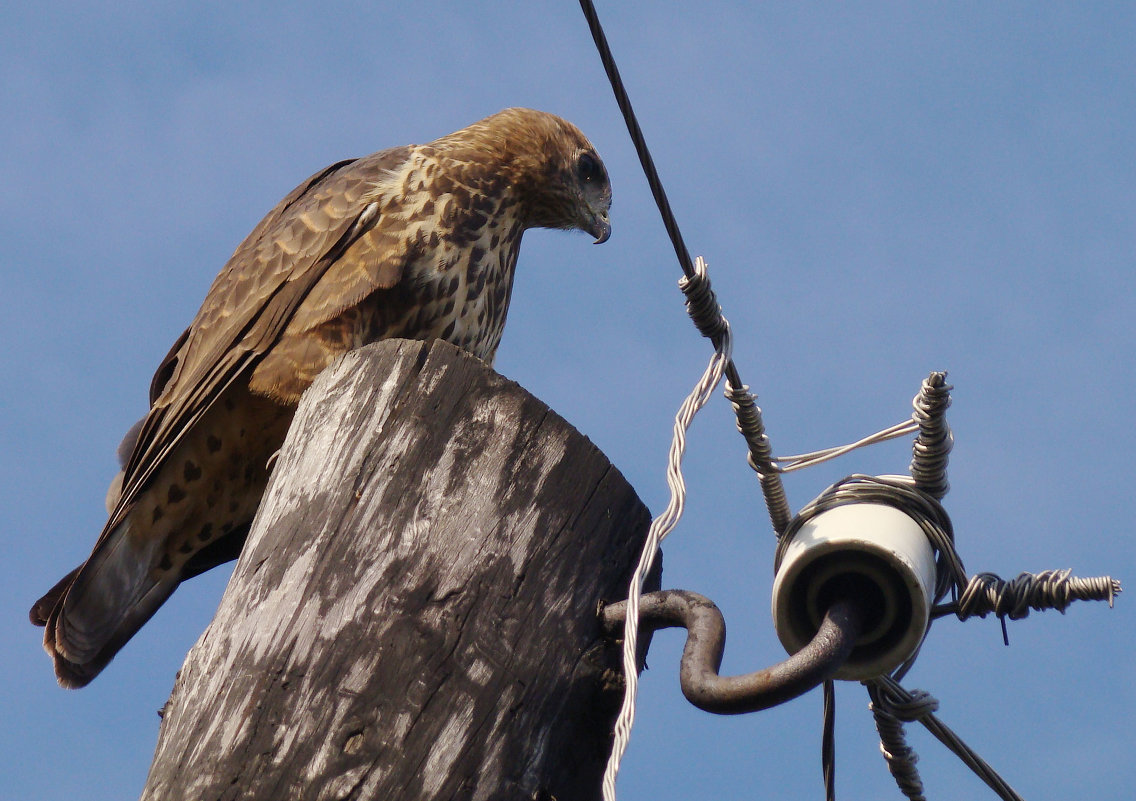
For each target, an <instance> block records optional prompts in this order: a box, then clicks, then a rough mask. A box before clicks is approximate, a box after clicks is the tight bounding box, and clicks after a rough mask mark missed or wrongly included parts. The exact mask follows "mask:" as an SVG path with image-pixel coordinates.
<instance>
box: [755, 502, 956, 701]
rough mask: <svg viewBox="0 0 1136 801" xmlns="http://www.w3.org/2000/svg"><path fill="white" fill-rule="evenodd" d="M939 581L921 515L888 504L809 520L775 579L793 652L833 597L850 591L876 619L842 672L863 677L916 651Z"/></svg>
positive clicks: (777, 604) (783, 629) (778, 619)
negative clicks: (936, 581)
mask: <svg viewBox="0 0 1136 801" xmlns="http://www.w3.org/2000/svg"><path fill="white" fill-rule="evenodd" d="M934 587H935V555H934V552H933V551H932V549H931V545H930V543H928V541H927V537H926V535H925V534H924V533H923V530H922V529H921V528H920V527H919V524H918V523H917V522H916V521H915V520H914V519H912V518H911V517H910V516H909V515H907V514H905V513H904V512H901V511H900V510H899V509H896V508H895V507H892V506H887V505H884V504H876V503H853V504H846V505H843V506H837V507H835V508H832V509H829V510H827V511H825V512H821V513H820V514H818V515H817V516H816V517H814V518H812V519H811V520H809V521H808V522H806V523H805V524H804V525H803V526H801V528H800V530H799V531H798V532H797V534H796V536H795V537H794V538H793V541H792V542H791V543H790V544H789V546H788V547H787V548H786V550H785V555H784V557H783V558H782V560H781V568H780V570H778V572H777V576H776V578H775V579H774V581H773V621H774V624H775V625H776V627H777V636H778V637H779V638H780V640H781V644H782V645H783V646H785V650H787V651H788V652H789V653H790V654H794V653H796V652H797V651H799V650H800V649H801V648H803V647H804V646H805V645H806V644H808V642H809V641H810V640H812V638H813V635H815V634H816V632H817V629H818V628H819V627H820V624H821V621H822V620H823V619H824V614H825V611H826V610H827V606H828V604H827V603H826V601H830V600H831V598H832V596H833V594H841V593H848V592H851V593H852V594H853V595H854V597H856V598H858V599H859V600H861V601H863V602H864V605H865V606H866V607H867V609H868V610H869V617H868V621H867V624H866V629H865V631H864V632H863V634H862V635H861V636H860V638H859V639H858V640H857V642H856V646H855V648H854V649H853V651H852V655H851V657H850V658H849V660H848V662H847V663H845V665H844V667H843V668H841V670H840V671H839V672H838V673H837V674H836V678H838V679H849V680H854V681H862V680H864V679H870V678H875V677H877V676H880V675H883V674H885V673H889V672H891V671H892V670H894V669H895V668H896V667H898V666H899V665H900V664H902V663H903V661H904V660H905V659H907V658H908V657H909V656H911V655H912V654H913V653H915V651H916V649H917V648H918V647H919V645H920V643H921V642H922V641H923V635H924V634H925V633H926V630H927V621H928V618H929V615H930V613H931V601H932V597H933V592H934Z"/></svg>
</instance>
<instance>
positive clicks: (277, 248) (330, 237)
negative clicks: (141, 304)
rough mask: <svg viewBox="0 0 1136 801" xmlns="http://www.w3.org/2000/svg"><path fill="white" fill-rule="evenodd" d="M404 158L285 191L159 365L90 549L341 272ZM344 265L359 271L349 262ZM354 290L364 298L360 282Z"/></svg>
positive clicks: (380, 156)
mask: <svg viewBox="0 0 1136 801" xmlns="http://www.w3.org/2000/svg"><path fill="white" fill-rule="evenodd" d="M409 153H410V148H409V147H401V148H394V149H391V150H385V151H381V152H379V153H375V154H373V155H371V156H367V157H365V158H363V159H358V160H348V161H341V162H338V163H337V164H333V165H331V166H330V167H328V168H326V169H324V170H321V171H320V172H318V173H316V174H315V175H313V176H312V177H311V178H309V179H308V180H307V181H305V182H304V183H302V184H301V185H300V186H298V187H296V189H294V190H293V191H292V192H291V193H289V195H288V196H287V197H285V198H284V199H283V200H282V201H281V202H280V203H279V204H278V205H277V206H276V208H274V209H273V210H272V211H271V212H269V213H268V215H267V216H265V218H264V219H263V220H261V222H260V223H259V224H258V225H257V226H256V228H254V229H253V231H252V233H251V234H249V236H248V237H246V239H245V240H244V242H242V243H241V245H240V246H239V247H238V248H237V250H236V252H235V253H234V254H233V256H232V258H230V259H229V261H228V263H227V264H226V265H225V267H224V269H223V270H222V271H221V273H220V275H218V276H217V278H216V280H215V281H214V282H213V286H212V287H211V288H210V290H209V294H208V295H207V296H206V299H205V302H204V303H203V304H202V307H201V309H200V311H198V313H197V316H196V317H195V318H194V321H193V323H192V324H191V325H190V327H189V329H188V330H187V332H186V334H184V335H183V337H182V339H181V340H179V344H180V347H178V346H177V345H175V348H174V349H173V350H171V352H170V354H169V355H168V356H167V357H166V359H165V360H164V361H163V362H162V365H161V366H160V367H159V368H158V372H157V374H156V375H155V380H154V384H153V387H152V391H153V397H152V407H151V409H150V413H149V415H148V416H147V417H146V419H145V422H144V423H143V425H142V429H141V431H140V432H139V436H138V442H137V444H136V445H135V448H134V450H133V452H132V453H131V455H130V459H129V461H128V462H127V464H126V468H125V477H124V481H123V490H122V495H121V497H120V499H119V502H118V504H117V506H116V509H115V512H114V513H113V514H112V515H111V516H110V519H109V520H108V521H107V525H106V527H105V528H104V529H103V535H102V536H100V538H99V543H98V544H97V545H96V550H97V549H98V546H99V545H101V544H102V541H103V539H104V538H105V537H106V535H107V533H108V532H110V531H112V530H113V529H114V527H115V526H116V525H118V523H119V522H121V521H122V520H123V519H124V518H125V516H126V513H127V512H128V511H129V509H130V508H131V506H132V505H133V502H134V500H135V498H136V497H137V495H138V493H139V492H140V491H141V489H142V488H143V487H144V486H145V485H146V484H147V482H148V481H149V479H150V478H151V477H152V476H153V475H154V473H155V472H156V470H157V469H158V468H159V467H160V465H161V464H162V462H163V461H164V460H165V458H166V457H167V456H168V455H169V454H170V452H171V451H172V450H173V449H174V448H175V447H176V446H177V444H178V443H179V442H180V440H181V438H182V437H183V436H184V434H185V433H186V432H187V431H189V430H190V429H191V428H192V427H193V425H194V424H195V423H196V422H197V421H198V420H200V419H201V417H202V416H203V415H204V414H205V413H206V412H207V411H208V410H209V408H210V407H211V406H212V405H213V403H215V402H216V400H217V398H218V397H220V396H221V394H222V393H223V392H224V391H225V389H227V388H228V387H229V386H230V385H232V384H233V382H234V381H236V380H237V379H238V378H240V377H241V376H247V374H248V371H249V368H250V367H251V366H253V365H254V364H255V363H256V362H257V361H258V360H259V359H260V358H262V357H263V356H264V354H265V353H266V352H267V351H268V350H269V349H270V348H271V347H272V346H273V344H274V343H275V342H276V341H277V340H278V339H279V337H280V336H281V334H282V333H283V332H284V330H285V328H286V327H287V326H288V323H289V321H290V320H291V319H292V317H293V316H294V315H295V314H296V313H297V311H298V310H299V309H300V308H301V307H302V305H303V304H304V302H305V300H306V299H307V298H308V296H309V294H310V293H311V292H312V291H313V289H314V288H315V287H317V286H318V285H319V283H320V281H321V280H322V279H324V278H325V277H328V278H329V277H332V276H334V275H336V274H337V273H338V271H339V269H340V266H339V262H340V260H341V259H342V257H343V255H344V254H345V253H346V252H348V251H349V250H350V246H351V245H352V243H353V242H354V241H356V240H357V239H358V238H359V237H360V236H363V235H365V234H366V233H367V232H368V231H369V230H371V229H372V228H373V227H374V226H376V225H378V224H379V223H380V220H379V215H378V214H376V213H375V210H374V209H373V208H371V205H372V204H371V203H370V201H369V198H371V197H374V196H375V195H376V193H377V192H378V191H379V189H380V188H381V187H382V186H383V185H384V182H388V181H389V180H390V174H391V171H392V170H394V169H395V168H396V167H398V166H399V165H400V164H402V163H403V162H404V161H405V160H406V159H407V157H408V155H409ZM361 220H362V221H363V223H362V224H361ZM343 267H344V268H347V269H348V270H349V271H350V270H354V269H355V267H354V265H353V264H352V263H350V262H348V263H345V264H344V265H343ZM400 268H401V265H400V267H399V268H388V267H381V268H378V269H374V270H373V275H374V277H375V279H374V280H372V281H371V289H370V290H369V291H374V289H376V288H378V287H379V286H383V285H388V286H389V285H393V283H394V282H397V280H398V278H399V277H400V275H401V274H400V272H399V270H400ZM370 274H371V273H368V275H370ZM356 283H360V285H361V288H360V289H359V291H364V288H363V287H362V285H363V284H365V283H366V281H365V280H363V279H360V280H359V281H356Z"/></svg>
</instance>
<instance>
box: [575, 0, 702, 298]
mask: <svg viewBox="0 0 1136 801" xmlns="http://www.w3.org/2000/svg"><path fill="white" fill-rule="evenodd" d="M580 8H581V9H582V10H583V12H584V17H585V18H586V19H587V20H588V28H589V29H590V30H591V32H592V39H594V40H595V42H596V49H597V50H599V51H600V61H602V62H603V66H604V71H605V72H607V78H608V80H609V81H610V82H611V88H612V89H613V90H614V91H615V102H616V103H618V104H619V110H620V111H621V112H623V119H624V121H625V122H626V123H627V132H628V133H629V134H631V141H632V142H633V143H634V144H635V152H636V153H637V154H638V155H639V163H640V164H642V165H643V172H644V173H646V175H647V184H648V185H649V186H650V187H651V194H652V195H654V197H655V205H657V206H658V207H659V214H661V215H662V216H663V226H664V227H665V228H666V229H667V235H668V236H669V237H670V238H671V244H672V245H673V246H674V251H675V255H676V256H677V257H678V263H679V266H680V267H682V272H683V274H684V275H685V276H686V277H687V278H690V277H692V276H693V275H694V263H693V262H692V261H691V260H690V251H688V250H687V249H686V242H684V241H683V238H682V232H681V231H679V230H678V221H677V220H676V219H675V216H674V212H672V211H671V204H670V201H668V200H667V193H666V191H665V190H664V189H663V182H662V181H660V180H659V173H658V171H657V170H656V169H655V162H654V160H653V159H652V158H651V151H650V150H648V149H647V140H646V139H644V138H643V130H642V129H641V128H640V127H639V120H638V119H636V117H635V110H634V109H633V108H631V98H630V97H628V96H627V89H626V88H624V86H623V79H622V78H620V77H619V68H618V67H616V66H615V57H614V56H612V54H611V48H610V47H608V44H607V36H605V35H604V32H603V28H602V27H601V26H600V18H599V17H598V16H597V15H596V7H595V6H594V5H592V0H580Z"/></svg>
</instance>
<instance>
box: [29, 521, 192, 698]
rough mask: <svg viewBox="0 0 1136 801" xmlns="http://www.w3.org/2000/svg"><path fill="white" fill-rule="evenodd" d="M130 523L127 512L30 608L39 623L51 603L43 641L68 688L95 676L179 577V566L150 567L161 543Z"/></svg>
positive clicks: (166, 596)
mask: <svg viewBox="0 0 1136 801" xmlns="http://www.w3.org/2000/svg"><path fill="white" fill-rule="evenodd" d="M129 525H130V518H129V517H128V518H127V519H126V520H124V521H123V522H122V523H120V524H119V525H118V526H116V527H115V528H114V529H113V530H111V531H110V532H109V533H108V534H107V536H106V537H103V538H101V539H100V542H99V546H98V547H97V548H96V549H95V552H94V553H93V554H91V557H90V558H89V559H88V560H87V562H86V563H85V564H84V565H82V566H81V567H79V568H78V569H77V570H76V571H73V572H72V573H71V574H70V575H69V576H68V577H67V578H65V579H64V580H63V581H61V582H59V584H57V585H56V586H55V587H53V588H52V590H51V591H50V592H48V593H47V595H45V596H44V597H43V598H41V599H40V600H39V601H38V602H37V603H36V605H35V606H34V607H32V613H31V617H32V620H33V622H35V621H36V620H37V619H44V615H43V612H44V609H45V605H46V604H47V603H51V604H52V605H51V611H50V613H48V614H47V615H46V618H45V619H44V625H45V626H46V629H45V631H44V636H43V646H44V649H45V650H46V651H47V652H48V654H50V655H51V657H52V659H53V660H54V661H55V675H56V677H57V678H58V680H59V683H60V684H61V685H62V686H64V687H82V686H83V685H85V684H87V683H88V682H90V681H91V679H93V678H94V677H95V676H97V675H98V674H99V672H100V671H101V670H102V669H103V668H104V667H106V665H107V664H108V663H109V662H110V661H111V659H113V658H114V655H115V654H116V653H118V651H119V649H120V648H122V646H123V645H125V644H126V642H127V641H128V640H129V639H130V638H131V637H133V636H134V634H135V633H136V632H137V631H138V629H139V628H141V627H142V625H143V624H144V623H145V622H146V621H147V620H149V619H150V618H151V617H152V616H153V614H154V613H155V612H156V611H157V610H158V607H159V606H161V605H162V603H163V602H165V600H166V599H167V598H169V597H170V595H171V594H172V593H173V591H174V590H175V589H177V585H178V583H179V582H180V575H178V573H177V572H176V571H174V572H159V571H156V570H154V569H152V568H153V565H154V564H155V561H156V558H155V557H156V556H157V554H158V553H159V552H160V550H161V547H162V545H161V543H157V542H154V541H152V540H151V541H146V540H145V539H143V541H142V542H139V541H138V540H137V539H136V538H133V537H130V536H128V534H129Z"/></svg>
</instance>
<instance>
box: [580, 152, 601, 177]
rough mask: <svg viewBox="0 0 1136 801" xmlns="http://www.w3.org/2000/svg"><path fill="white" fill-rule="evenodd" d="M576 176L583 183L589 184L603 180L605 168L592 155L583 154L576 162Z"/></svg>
mask: <svg viewBox="0 0 1136 801" xmlns="http://www.w3.org/2000/svg"><path fill="white" fill-rule="evenodd" d="M576 175H577V176H579V178H580V182H581V183H585V184H588V183H591V182H592V181H598V180H600V179H601V178H603V167H601V166H600V162H599V160H598V159H597V158H596V157H595V156H593V155H592V154H591V153H581V154H580V158H579V160H578V161H577V162H576Z"/></svg>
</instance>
